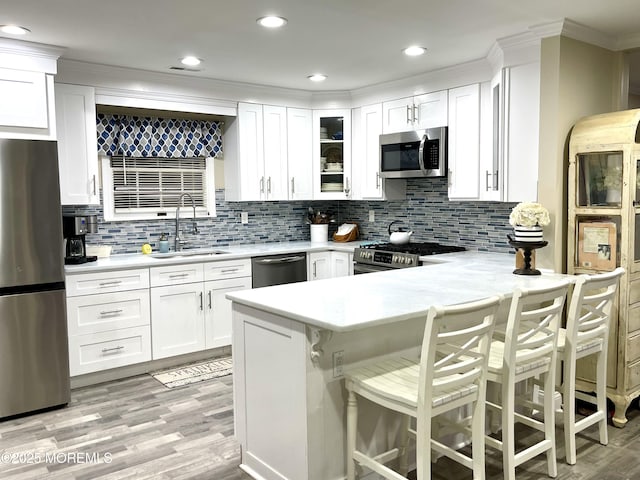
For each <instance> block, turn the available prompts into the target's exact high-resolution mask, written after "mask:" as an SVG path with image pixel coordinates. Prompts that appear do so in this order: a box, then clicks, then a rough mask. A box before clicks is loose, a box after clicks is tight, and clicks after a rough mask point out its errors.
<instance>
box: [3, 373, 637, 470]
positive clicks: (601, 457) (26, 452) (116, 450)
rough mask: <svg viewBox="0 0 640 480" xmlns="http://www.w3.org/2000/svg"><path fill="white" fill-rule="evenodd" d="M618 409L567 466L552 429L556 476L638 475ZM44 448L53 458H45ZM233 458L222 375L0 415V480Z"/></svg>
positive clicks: (127, 387) (495, 463)
mask: <svg viewBox="0 0 640 480" xmlns="http://www.w3.org/2000/svg"><path fill="white" fill-rule="evenodd" d="M628 413H629V423H628V425H627V427H626V428H624V429H617V428H614V427H612V426H610V427H609V435H610V441H609V445H608V446H607V447H602V446H600V445H599V444H598V443H597V441H594V440H593V438H595V430H594V429H590V430H587V432H583V434H580V436H579V438H578V463H577V464H576V465H575V466H573V467H570V466H568V465H566V464H565V463H564V449H563V441H562V436H561V435H562V432H561V430H558V432H557V433H558V477H557V478H558V480H635V479H640V460H638V458H639V454H638V452H640V410H638V408H637V404H636V403H634V405H633V406H632V407H631V408H630V409H629V412H628ZM12 455H13V459H14V460H15V463H11V462H10V461H9V460H10V459H11V456H12ZM20 455H21V456H20ZM45 455H48V456H49V458H48V460H53V461H50V462H49V463H47V462H45V461H44V459H45V457H44V456H45ZM74 455H75V457H74ZM107 457H110V460H111V461H110V462H109V463H107V462H106V461H105V458H107ZM239 461H240V453H239V448H238V444H237V443H236V441H235V439H234V437H233V408H232V377H231V376H227V377H223V378H218V379H212V380H208V381H205V382H201V383H197V384H193V385H189V386H185V387H179V388H174V389H168V388H166V387H165V386H163V385H162V384H160V383H159V382H157V381H156V380H154V379H153V378H151V377H150V376H147V375H142V376H137V377H132V378H128V379H125V380H119V381H115V382H110V383H105V384H101V385H96V386H90V387H84V388H80V389H76V390H74V391H73V392H72V400H71V403H70V404H69V406H68V407H66V408H64V409H57V410H52V411H48V412H44V413H39V414H36V415H30V416H26V417H22V418H14V419H9V420H5V421H3V422H0V478H1V479H3V480H27V479H28V480H31V479H44V480H58V479H61V480H62V479H64V480H94V479H109V480H119V479H122V480H144V479H154V480H163V479H180V480H191V479H193V480H196V479H202V480H250V479H249V477H248V476H247V475H245V474H244V473H242V472H241V471H240V469H239V468H238V464H239ZM500 464H501V460H500V454H499V453H498V452H496V451H492V450H490V449H489V450H488V454H487V480H500V479H502V470H501V467H500ZM545 469H546V462H545V460H544V457H542V456H541V457H538V458H536V459H534V460H532V461H530V462H527V463H526V464H525V465H523V466H522V467H520V468H518V470H517V472H516V474H517V478H518V480H540V479H544V478H548V477H547V476H546V473H545V472H546V470H545ZM433 477H434V479H438V480H440V479H442V480H444V479H446V480H457V479H470V478H471V474H470V471H469V470H467V469H465V468H463V467H458V466H457V465H456V464H454V463H453V462H450V461H448V459H446V458H445V459H440V460H439V461H438V462H437V463H436V464H435V465H434V468H433ZM291 480H305V479H291Z"/></svg>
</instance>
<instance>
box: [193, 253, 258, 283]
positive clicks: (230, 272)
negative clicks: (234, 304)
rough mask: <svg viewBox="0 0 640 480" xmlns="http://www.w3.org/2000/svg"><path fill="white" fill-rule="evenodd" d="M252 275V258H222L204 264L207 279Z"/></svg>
mask: <svg viewBox="0 0 640 480" xmlns="http://www.w3.org/2000/svg"><path fill="white" fill-rule="evenodd" d="M250 276H251V259H250V258H239V259H237V260H222V261H220V262H209V263H205V264H204V279H205V280H207V281H208V280H220V279H223V278H239V277H250Z"/></svg>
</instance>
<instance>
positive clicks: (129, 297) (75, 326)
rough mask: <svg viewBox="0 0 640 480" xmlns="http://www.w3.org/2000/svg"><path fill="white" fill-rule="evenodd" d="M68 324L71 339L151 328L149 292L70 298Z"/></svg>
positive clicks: (140, 291)
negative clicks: (91, 334) (146, 326)
mask: <svg viewBox="0 0 640 480" xmlns="http://www.w3.org/2000/svg"><path fill="white" fill-rule="evenodd" d="M67 320H68V325H69V335H85V334H88V333H97V332H106V331H109V330H116V329H118V328H128V327H138V326H142V325H149V324H150V309H149V290H134V291H131V292H119V293H101V294H98V295H83V296H80V297H71V298H68V299H67Z"/></svg>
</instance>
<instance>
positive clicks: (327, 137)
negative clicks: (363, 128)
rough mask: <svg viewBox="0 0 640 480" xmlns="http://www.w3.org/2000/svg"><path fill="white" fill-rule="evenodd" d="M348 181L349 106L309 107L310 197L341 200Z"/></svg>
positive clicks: (349, 184)
mask: <svg viewBox="0 0 640 480" xmlns="http://www.w3.org/2000/svg"><path fill="white" fill-rule="evenodd" d="M352 195H353V188H352V182H351V110H349V109H336V110H314V111H313V198H314V199H315V200H344V199H349V198H351V197H352Z"/></svg>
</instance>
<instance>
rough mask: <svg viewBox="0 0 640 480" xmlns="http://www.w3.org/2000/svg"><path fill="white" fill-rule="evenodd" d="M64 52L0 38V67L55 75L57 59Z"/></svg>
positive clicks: (40, 45) (36, 44)
mask: <svg viewBox="0 0 640 480" xmlns="http://www.w3.org/2000/svg"><path fill="white" fill-rule="evenodd" d="M64 51H65V49H64V48H62V47H57V46H55V45H44V44H42V43H34V42H25V41H23V40H15V39H13V38H0V66H2V67H5V66H6V67H8V68H13V69H16V70H28V71H37V72H44V73H49V74H52V75H55V74H56V73H57V70H58V67H57V61H58V58H60V56H61V55H62V54H63V53H64Z"/></svg>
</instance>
